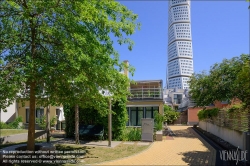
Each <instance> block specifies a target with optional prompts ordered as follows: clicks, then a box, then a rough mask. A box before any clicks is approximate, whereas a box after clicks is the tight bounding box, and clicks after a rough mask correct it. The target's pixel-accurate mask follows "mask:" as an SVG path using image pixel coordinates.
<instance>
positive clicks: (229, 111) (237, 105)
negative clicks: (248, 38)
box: [227, 104, 243, 113]
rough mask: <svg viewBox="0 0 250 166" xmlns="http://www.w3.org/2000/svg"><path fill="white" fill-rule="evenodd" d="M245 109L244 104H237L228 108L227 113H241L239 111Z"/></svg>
mask: <svg viewBox="0 0 250 166" xmlns="http://www.w3.org/2000/svg"><path fill="white" fill-rule="evenodd" d="M242 108H243V105H242V104H235V105H233V106H232V107H230V108H228V109H227V112H228V113H234V112H236V111H239V110H242Z"/></svg>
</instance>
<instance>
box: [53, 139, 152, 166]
mask: <svg viewBox="0 0 250 166" xmlns="http://www.w3.org/2000/svg"><path fill="white" fill-rule="evenodd" d="M149 146H150V145H125V144H120V145H118V146H116V147H114V148H107V147H91V146H83V145H61V144H58V145H56V150H59V151H73V150H80V151H86V154H85V155H84V158H83V159H79V160H80V161H81V160H83V161H84V162H82V164H94V163H100V162H105V161H110V160H115V159H119V158H123V157H127V156H131V155H133V154H136V153H139V152H141V151H143V150H145V149H147V148H148V147H149ZM65 165H67V166H70V165H76V164H65Z"/></svg>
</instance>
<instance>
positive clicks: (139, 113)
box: [137, 107, 143, 126]
mask: <svg viewBox="0 0 250 166" xmlns="http://www.w3.org/2000/svg"><path fill="white" fill-rule="evenodd" d="M142 118H143V107H138V119H137V122H138V123H137V126H141V119H142Z"/></svg>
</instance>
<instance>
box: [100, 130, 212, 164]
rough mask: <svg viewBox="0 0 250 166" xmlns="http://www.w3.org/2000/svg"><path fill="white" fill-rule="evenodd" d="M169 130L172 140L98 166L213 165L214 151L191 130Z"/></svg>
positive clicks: (156, 143)
mask: <svg viewBox="0 0 250 166" xmlns="http://www.w3.org/2000/svg"><path fill="white" fill-rule="evenodd" d="M170 128H171V130H172V131H173V133H174V136H173V137H172V138H173V140H171V141H170V140H168V139H170V138H168V139H167V138H165V140H163V141H157V142H153V143H152V144H151V145H150V147H149V148H148V149H146V150H145V151H143V152H141V153H138V154H137V155H133V156H131V157H126V158H122V159H119V160H114V161H109V162H103V163H99V164H98V165H215V160H214V159H215V157H216V150H215V149H214V148H213V147H211V146H210V145H209V144H208V143H207V142H206V141H205V140H203V138H201V137H200V136H199V135H198V134H197V133H196V132H195V131H194V130H193V129H192V128H190V127H189V126H171V127H170ZM163 138H164V137H163ZM123 144H124V143H123ZM137 144H138V143H137Z"/></svg>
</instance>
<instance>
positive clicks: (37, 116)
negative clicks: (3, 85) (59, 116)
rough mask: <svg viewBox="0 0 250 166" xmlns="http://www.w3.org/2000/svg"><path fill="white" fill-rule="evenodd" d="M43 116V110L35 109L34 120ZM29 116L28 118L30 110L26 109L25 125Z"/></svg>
mask: <svg viewBox="0 0 250 166" xmlns="http://www.w3.org/2000/svg"><path fill="white" fill-rule="evenodd" d="M43 115H44V109H43V108H37V109H36V118H41V117H42V116H43ZM29 116H30V109H29V108H26V123H29V119H30V118H29Z"/></svg>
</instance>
